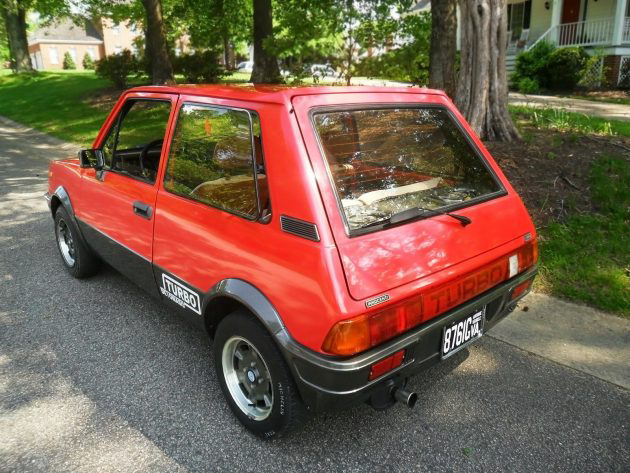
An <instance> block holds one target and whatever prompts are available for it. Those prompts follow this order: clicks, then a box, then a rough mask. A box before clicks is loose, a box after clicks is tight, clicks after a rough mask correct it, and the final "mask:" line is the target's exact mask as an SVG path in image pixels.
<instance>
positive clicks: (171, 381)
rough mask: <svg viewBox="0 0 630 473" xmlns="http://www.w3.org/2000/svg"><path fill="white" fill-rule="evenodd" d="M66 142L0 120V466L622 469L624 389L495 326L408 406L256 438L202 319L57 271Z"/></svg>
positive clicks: (339, 415)
mask: <svg viewBox="0 0 630 473" xmlns="http://www.w3.org/2000/svg"><path fill="white" fill-rule="evenodd" d="M59 147H60V144H59V143H58V142H55V141H54V140H49V139H47V138H46V137H42V136H41V135H39V134H37V133H33V132H29V131H25V130H21V129H19V128H16V127H14V126H12V125H10V124H6V123H5V124H2V123H1V122H0V196H1V197H0V471H2V472H4V471H86V472H88V471H89V472H94V471H217V470H221V471H257V472H260V471H283V472H290V471H299V472H302V471H484V472H488V471H589V472H593V471H630V456H629V455H630V454H629V451H628V447H629V445H630V410H629V401H630V394H629V392H628V391H626V390H624V389H622V388H620V387H618V386H616V385H613V384H610V383H608V382H606V381H602V380H600V379H598V378H595V377H592V376H590V375H588V374H584V373H582V372H580V371H576V370H574V369H571V368H567V367H564V366H562V365H559V364H556V363H554V362H552V361H548V360H546V359H544V358H541V357H538V356H535V355H531V354H529V353H527V352H525V351H522V350H520V349H518V348H515V347H513V346H511V345H508V344H506V343H504V342H501V341H499V340H496V339H494V338H492V337H491V336H486V337H484V338H483V339H481V340H480V342H479V343H477V344H476V345H474V346H473V347H472V348H470V349H469V350H468V351H465V352H463V353H460V354H458V355H456V356H454V357H453V358H452V359H449V360H448V361H447V362H445V363H444V364H442V365H440V366H438V367H436V368H434V369H432V370H430V371H429V372H427V373H426V374H425V375H422V376H419V377H417V378H415V379H414V380H413V381H412V383H411V387H412V388H413V389H415V390H417V392H418V393H419V401H418V404H417V406H416V408H415V409H414V410H408V409H406V408H403V407H398V406H397V407H394V408H393V409H391V410H389V411H386V412H375V411H373V410H371V409H370V408H369V407H367V406H357V407H356V408H354V409H352V410H350V411H341V412H331V413H327V414H322V415H319V416H317V417H316V418H314V419H312V420H310V421H309V422H308V423H307V425H306V426H305V427H304V429H302V430H301V431H299V432H298V433H296V434H295V435H294V436H293V437H291V438H287V439H280V440H277V441H273V442H262V441H259V440H257V439H255V438H253V437H252V436H250V435H249V434H247V433H246V432H245V431H244V430H243V429H242V428H241V427H240V425H239V424H238V423H237V422H236V421H235V420H234V419H233V417H232V415H231V413H230V412H229V409H228V407H227V405H226V404H225V402H224V400H223V398H222V395H221V392H220V389H219V386H218V384H217V380H216V377H215V374H214V371H213V370H212V363H211V362H212V359H211V357H212V355H211V349H210V342H209V340H208V339H207V337H206V336H205V335H204V334H202V333H199V332H197V331H195V329H193V328H192V327H190V326H188V325H187V324H186V323H185V322H183V321H182V320H180V319H178V318H177V317H176V316H174V315H173V314H171V313H169V311H168V310H166V309H164V308H163V307H162V306H161V305H160V304H159V303H158V302H156V301H154V300H153V299H151V298H150V297H149V296H148V295H145V294H144V293H142V292H140V291H139V290H138V289H136V288H135V287H134V286H133V284H132V283H130V282H128V281H127V280H126V279H125V278H123V277H122V276H120V275H119V274H117V273H116V272H115V271H113V270H111V269H107V268H106V269H104V270H103V271H102V272H101V273H100V274H99V275H97V276H96V277H94V278H91V279H89V280H85V281H77V280H74V279H72V278H71V277H70V276H68V275H67V274H66V272H65V271H64V269H63V267H62V264H61V262H60V260H59V256H58V253H57V249H56V247H55V243H54V239H53V226H52V220H51V218H50V215H49V213H48V209H47V208H46V205H45V202H44V199H43V197H42V194H43V193H44V191H45V190H46V165H47V163H46V161H47V159H48V158H51V157H55V158H56V157H59V156H60V155H61V154H63V152H61V151H60V149H59ZM94 205H104V203H99V202H94ZM490 335H491V333H490Z"/></svg>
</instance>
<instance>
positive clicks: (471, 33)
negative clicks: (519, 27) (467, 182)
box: [455, 0, 520, 141]
mask: <svg viewBox="0 0 630 473" xmlns="http://www.w3.org/2000/svg"><path fill="white" fill-rule="evenodd" d="M459 8H460V15H461V45H462V47H461V63H460V68H459V82H458V84H457V95H456V100H455V103H456V105H457V107H458V108H459V110H460V111H461V112H462V114H463V115H464V116H465V117H466V120H468V122H469V123H470V126H471V127H472V128H473V130H475V132H476V133H477V134H478V135H479V136H480V137H481V138H483V139H487V140H498V141H512V140H515V139H519V138H520V136H519V134H518V131H517V130H516V127H515V126H514V123H513V122H512V118H511V117H510V114H509V112H508V87H507V72H506V70H505V51H506V47H507V44H506V41H507V18H506V7H505V0H459Z"/></svg>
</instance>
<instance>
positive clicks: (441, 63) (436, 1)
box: [429, 0, 457, 97]
mask: <svg viewBox="0 0 630 473" xmlns="http://www.w3.org/2000/svg"><path fill="white" fill-rule="evenodd" d="M456 51H457V1H456V0H431V49H430V52H429V87H431V88H432V89H441V90H444V91H445V92H446V93H447V94H448V96H449V97H454V96H455V90H456V83H455V53H456Z"/></svg>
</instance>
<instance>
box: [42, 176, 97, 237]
mask: <svg viewBox="0 0 630 473" xmlns="http://www.w3.org/2000/svg"><path fill="white" fill-rule="evenodd" d="M50 197H51V202H52V198H53V197H56V198H57V199H59V201H60V202H61V205H62V206H63V208H64V209H66V211H67V212H68V215H70V219H71V220H72V223H73V224H74V228H76V230H77V232H78V233H79V238H81V240H83V241H82V243H83V244H85V245H86V246H87V247H88V248H89V246H88V245H87V242H86V240H85V237H84V236H83V232H82V231H81V227H80V226H79V222H78V221H77V218H76V216H75V214H74V207H72V202H71V201H70V195H69V194H68V191H67V190H66V188H65V187H63V186H59V187H57V189H55V192H53V193H52V195H51V196H50ZM50 210H51V213H52V210H53V208H52V205H51V207H50ZM53 218H54V213H53Z"/></svg>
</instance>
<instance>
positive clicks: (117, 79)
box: [96, 49, 140, 89]
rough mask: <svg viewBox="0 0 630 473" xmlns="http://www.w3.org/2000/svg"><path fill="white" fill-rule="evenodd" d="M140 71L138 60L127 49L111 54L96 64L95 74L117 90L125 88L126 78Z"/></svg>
mask: <svg viewBox="0 0 630 473" xmlns="http://www.w3.org/2000/svg"><path fill="white" fill-rule="evenodd" d="M139 70H140V64H139V63H138V60H137V59H136V58H135V57H134V56H133V55H132V54H131V51H129V50H128V49H125V50H123V51H122V52H121V53H118V54H112V55H111V56H107V57H104V58H103V59H101V60H99V61H97V62H96V73H97V74H98V75H99V76H101V77H103V78H105V79H108V80H110V81H111V82H113V83H114V85H115V86H116V87H117V88H119V89H124V88H126V87H127V78H128V77H129V76H130V75H132V74H137V73H138V72H139Z"/></svg>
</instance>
